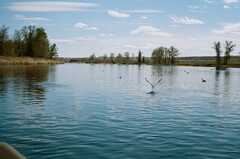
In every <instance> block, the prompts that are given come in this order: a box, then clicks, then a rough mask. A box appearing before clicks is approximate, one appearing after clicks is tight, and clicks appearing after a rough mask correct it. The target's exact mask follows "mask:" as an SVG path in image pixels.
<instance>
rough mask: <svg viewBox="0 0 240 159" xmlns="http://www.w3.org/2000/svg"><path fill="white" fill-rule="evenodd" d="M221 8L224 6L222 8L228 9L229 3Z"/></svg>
mask: <svg viewBox="0 0 240 159" xmlns="http://www.w3.org/2000/svg"><path fill="white" fill-rule="evenodd" d="M223 8H224V9H229V8H231V7H230V6H229V5H224V6H223Z"/></svg>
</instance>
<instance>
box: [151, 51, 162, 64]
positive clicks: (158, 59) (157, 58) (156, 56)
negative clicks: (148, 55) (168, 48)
mask: <svg viewBox="0 0 240 159" xmlns="http://www.w3.org/2000/svg"><path fill="white" fill-rule="evenodd" d="M164 52H165V48H164V47H159V48H156V49H154V50H153V52H152V61H153V63H154V64H163V62H164Z"/></svg>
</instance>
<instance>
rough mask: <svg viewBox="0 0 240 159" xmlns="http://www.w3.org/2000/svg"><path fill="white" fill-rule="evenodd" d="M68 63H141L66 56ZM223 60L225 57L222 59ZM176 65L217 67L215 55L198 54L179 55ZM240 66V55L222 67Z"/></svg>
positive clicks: (232, 57)
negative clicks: (91, 59)
mask: <svg viewBox="0 0 240 159" xmlns="http://www.w3.org/2000/svg"><path fill="white" fill-rule="evenodd" d="M64 60H65V62H67V63H87V64H123V65H125V64H126V65H139V63H138V62H137V60H136V59H130V60H128V61H124V60H123V61H121V62H111V61H109V60H108V61H104V60H103V59H101V58H96V60H94V61H90V60H89V59H88V58H64ZM222 60H223V59H222ZM141 64H146V65H153V64H152V62H151V58H150V57H145V62H144V63H141ZM174 65H176V66H196V67H216V66H217V65H216V57H214V56H198V57H197V56H196V57H177V58H176V62H175V64H174ZM228 67H229V68H230V67H232V68H240V56H231V58H230V60H229V63H228V64H227V65H223V64H222V65H221V68H228Z"/></svg>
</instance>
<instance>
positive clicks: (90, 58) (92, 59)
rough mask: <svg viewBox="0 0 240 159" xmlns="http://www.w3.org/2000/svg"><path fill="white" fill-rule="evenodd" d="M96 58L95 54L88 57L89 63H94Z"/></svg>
mask: <svg viewBox="0 0 240 159" xmlns="http://www.w3.org/2000/svg"><path fill="white" fill-rule="evenodd" d="M95 59H96V56H95V54H92V55H90V57H89V62H95Z"/></svg>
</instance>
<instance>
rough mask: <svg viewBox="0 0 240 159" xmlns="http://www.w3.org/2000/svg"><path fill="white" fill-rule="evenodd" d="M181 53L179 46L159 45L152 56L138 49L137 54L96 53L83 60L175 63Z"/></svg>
mask: <svg viewBox="0 0 240 159" xmlns="http://www.w3.org/2000/svg"><path fill="white" fill-rule="evenodd" d="M178 55H179V51H178V49H177V48H175V47H173V46H171V47H170V48H166V47H158V48H156V49H154V50H153V52H152V56H151V58H148V57H145V56H143V52H142V51H141V50H139V51H138V54H137V56H135V55H134V54H130V53H129V52H125V53H123V54H122V53H118V54H114V53H110V54H109V56H108V55H107V54H105V55H103V56H99V57H97V56H96V55H95V54H92V55H90V56H89V58H86V59H84V60H83V62H88V63H112V64H115V63H117V64H144V63H145V64H152V63H153V64H175V62H176V57H177V56H178Z"/></svg>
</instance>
